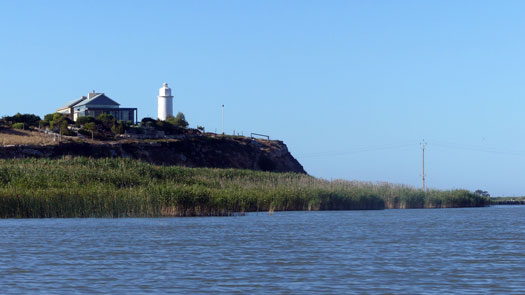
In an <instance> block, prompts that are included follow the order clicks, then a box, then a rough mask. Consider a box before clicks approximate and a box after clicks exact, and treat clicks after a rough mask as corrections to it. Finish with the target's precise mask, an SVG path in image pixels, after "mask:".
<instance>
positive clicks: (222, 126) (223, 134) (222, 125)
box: [222, 105, 224, 135]
mask: <svg viewBox="0 0 525 295" xmlns="http://www.w3.org/2000/svg"><path fill="white" fill-rule="evenodd" d="M222 135H224V105H222Z"/></svg>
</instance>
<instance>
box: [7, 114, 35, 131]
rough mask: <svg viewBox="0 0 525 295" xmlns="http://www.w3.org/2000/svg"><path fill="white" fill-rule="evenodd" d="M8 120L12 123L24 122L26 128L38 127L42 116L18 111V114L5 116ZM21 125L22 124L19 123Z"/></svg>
mask: <svg viewBox="0 0 525 295" xmlns="http://www.w3.org/2000/svg"><path fill="white" fill-rule="evenodd" d="M3 119H4V120H5V121H6V122H9V123H10V124H16V123H23V124H24V125H23V126H25V127H26V128H27V127H38V123H39V122H40V120H41V119H40V117H39V116H37V115H33V114H20V113H17V114H16V115H14V116H12V117H9V116H7V117H4V118H3ZM17 126H20V125H17Z"/></svg>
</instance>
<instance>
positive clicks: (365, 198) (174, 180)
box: [0, 157, 489, 218]
mask: <svg viewBox="0 0 525 295" xmlns="http://www.w3.org/2000/svg"><path fill="white" fill-rule="evenodd" d="M488 202H489V201H488V198H483V197H479V196H477V195H475V194H473V193H470V192H468V191H462V190H457V191H428V192H423V191H421V190H416V189H413V188H410V187H407V186H401V185H392V184H387V183H380V184H372V183H363V182H352V181H342V180H336V181H327V180H323V179H318V178H314V177H311V176H308V175H303V174H295V173H271V172H261V171H251V170H236V169H209V168H185V167H175V166H170V167H167V166H155V165H151V164H147V163H144V162H141V161H138V160H131V159H90V158H81V157H79V158H71V157H65V158H62V159H58V160H52V159H9V160H0V218H26V217H29V218H33V217H34V218H37V217H154V216H227V215H232V214H236V213H243V212H255V211H272V212H273V211H283V210H370V209H384V208H441V207H465V206H484V205H488Z"/></svg>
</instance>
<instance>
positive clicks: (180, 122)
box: [166, 112, 189, 128]
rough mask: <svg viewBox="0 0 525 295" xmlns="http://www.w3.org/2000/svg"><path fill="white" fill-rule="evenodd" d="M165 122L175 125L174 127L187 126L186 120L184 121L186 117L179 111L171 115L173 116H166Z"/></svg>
mask: <svg viewBox="0 0 525 295" xmlns="http://www.w3.org/2000/svg"><path fill="white" fill-rule="evenodd" d="M166 122H168V123H170V124H172V125H174V126H176V127H182V128H186V127H188V125H189V124H188V121H186V117H185V116H184V114H183V113H181V112H178V113H177V116H175V117H173V116H168V117H167V118H166Z"/></svg>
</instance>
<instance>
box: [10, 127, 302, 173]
mask: <svg viewBox="0 0 525 295" xmlns="http://www.w3.org/2000/svg"><path fill="white" fill-rule="evenodd" d="M68 155H69V156H84V157H92V158H106V157H110V158H111V157H124V158H133V159H139V160H143V161H146V162H149V163H154V164H158V165H179V166H186V167H213V168H239V169H251V170H262V171H273V172H296V173H306V172H305V171H304V169H303V166H302V165H301V164H300V163H299V162H298V161H297V160H296V159H295V158H294V157H293V156H292V154H290V152H289V151H288V148H287V147H286V145H285V144H284V143H283V142H282V141H275V140H272V141H270V140H253V139H250V138H246V137H228V136H225V137H221V136H217V137H210V136H195V137H187V138H183V139H177V140H157V141H129V142H119V143H106V144H89V143H83V142H71V143H63V144H60V145H48V146H33V145H19V146H8V147H5V146H4V147H1V146H0V158H4V159H5V158H26V157H37V158H42V157H47V158H59V157H62V156H68Z"/></svg>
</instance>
